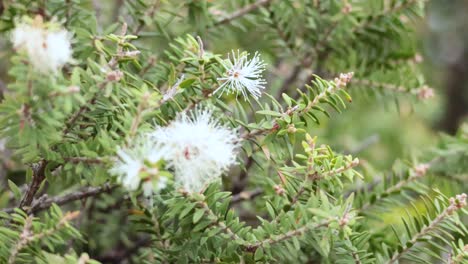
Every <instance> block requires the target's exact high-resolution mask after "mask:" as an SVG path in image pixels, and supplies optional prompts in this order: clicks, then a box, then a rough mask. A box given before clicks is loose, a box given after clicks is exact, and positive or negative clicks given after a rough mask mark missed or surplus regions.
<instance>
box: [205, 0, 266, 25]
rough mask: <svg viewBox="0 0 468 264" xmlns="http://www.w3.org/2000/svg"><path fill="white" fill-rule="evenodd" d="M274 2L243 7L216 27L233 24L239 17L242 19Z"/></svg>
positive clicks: (263, 0) (219, 22)
mask: <svg viewBox="0 0 468 264" xmlns="http://www.w3.org/2000/svg"><path fill="white" fill-rule="evenodd" d="M271 1H272V0H258V1H257V2H255V3H252V4H250V5H246V6H244V7H242V8H241V9H239V10H237V11H235V12H233V13H231V14H230V15H228V16H227V17H225V18H223V19H221V20H219V21H217V22H215V24H214V25H215V26H219V25H223V24H228V23H231V21H233V20H235V19H237V18H239V17H242V16H244V15H246V14H248V13H250V12H252V11H255V10H257V9H258V8H260V7H262V6H267V5H269V4H270V2H271Z"/></svg>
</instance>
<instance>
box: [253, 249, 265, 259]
mask: <svg viewBox="0 0 468 264" xmlns="http://www.w3.org/2000/svg"><path fill="white" fill-rule="evenodd" d="M263 255H264V252H263V248H262V247H259V248H257V250H255V256H254V258H255V261H258V260H261V259H263Z"/></svg>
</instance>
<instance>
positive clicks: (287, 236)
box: [244, 219, 333, 252]
mask: <svg viewBox="0 0 468 264" xmlns="http://www.w3.org/2000/svg"><path fill="white" fill-rule="evenodd" d="M332 221H333V219H329V220H326V221H323V222H320V223H317V224H307V225H305V226H302V227H299V228H297V229H294V230H291V231H288V232H286V233H284V234H280V235H272V236H270V237H269V238H267V239H265V240H262V241H258V242H255V243H252V244H248V245H246V246H245V247H244V248H245V250H246V251H248V252H255V250H257V248H260V247H264V246H265V245H266V244H268V245H273V244H276V243H279V242H281V241H285V240H288V239H291V238H292V237H297V236H301V235H303V234H304V233H306V232H308V231H310V230H313V229H316V228H320V227H326V226H328V225H329V224H330V223H331V222H332Z"/></svg>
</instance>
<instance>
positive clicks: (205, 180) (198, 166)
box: [110, 109, 240, 192]
mask: <svg viewBox="0 0 468 264" xmlns="http://www.w3.org/2000/svg"><path fill="white" fill-rule="evenodd" d="M239 141H240V140H239V138H238V134H237V131H236V130H235V129H231V128H228V127H226V126H223V125H221V124H219V122H218V120H217V119H215V118H213V113H212V111H211V110H206V109H204V110H203V109H197V110H195V111H194V112H192V113H190V114H186V113H182V114H179V116H178V117H177V118H176V119H175V120H174V121H173V122H172V123H171V124H170V125H169V126H167V127H157V128H156V129H155V130H154V131H153V132H150V133H148V134H146V135H145V136H144V140H143V141H140V142H141V143H138V144H137V145H135V146H134V147H133V148H131V149H129V150H127V151H122V150H121V149H120V150H119V151H118V153H117V154H118V156H119V157H120V159H121V160H120V161H119V162H117V163H116V164H115V165H114V167H113V168H112V169H111V170H110V172H111V173H112V174H114V175H117V176H119V179H120V180H121V182H122V184H123V185H124V186H126V187H127V188H128V189H130V190H135V189H136V188H137V187H138V186H139V183H140V181H141V176H140V175H141V173H142V172H144V171H148V167H147V166H146V165H145V161H146V162H149V163H150V164H153V163H155V162H158V161H159V160H164V161H165V162H166V163H167V169H172V170H174V173H175V184H176V186H178V187H181V188H183V189H185V190H186V191H189V192H199V191H202V190H203V188H204V187H206V186H207V185H208V184H210V183H212V182H214V181H216V180H219V179H220V176H221V175H222V174H223V173H224V172H225V171H226V170H227V169H228V168H229V167H230V166H231V165H233V164H234V163H235V160H236V149H237V147H238V143H239ZM153 172H154V171H153ZM150 173H151V170H150ZM154 173H158V171H155V172H154ZM164 184H165V183H164Z"/></svg>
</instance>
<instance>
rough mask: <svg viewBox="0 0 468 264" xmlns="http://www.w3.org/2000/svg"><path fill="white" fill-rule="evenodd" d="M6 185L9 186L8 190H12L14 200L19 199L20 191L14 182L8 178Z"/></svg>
mask: <svg viewBox="0 0 468 264" xmlns="http://www.w3.org/2000/svg"><path fill="white" fill-rule="evenodd" d="M8 187H10V190H11V191H12V192H13V195H14V196H15V199H16V200H19V199H21V191H20V189H19V188H18V186H16V184H15V183H14V182H12V181H10V180H8Z"/></svg>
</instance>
